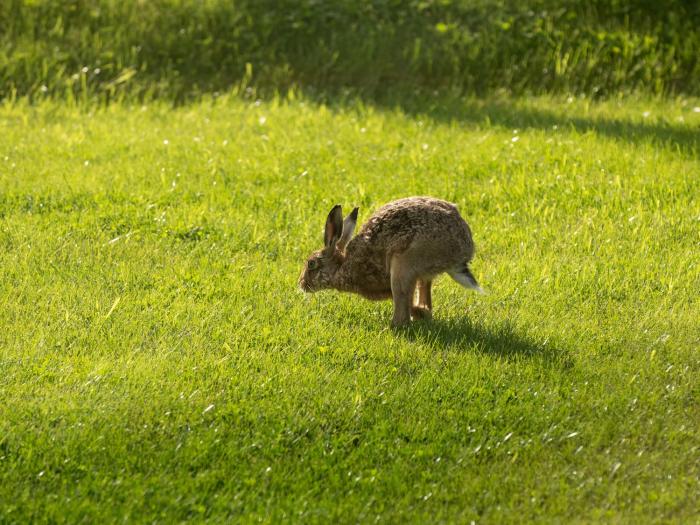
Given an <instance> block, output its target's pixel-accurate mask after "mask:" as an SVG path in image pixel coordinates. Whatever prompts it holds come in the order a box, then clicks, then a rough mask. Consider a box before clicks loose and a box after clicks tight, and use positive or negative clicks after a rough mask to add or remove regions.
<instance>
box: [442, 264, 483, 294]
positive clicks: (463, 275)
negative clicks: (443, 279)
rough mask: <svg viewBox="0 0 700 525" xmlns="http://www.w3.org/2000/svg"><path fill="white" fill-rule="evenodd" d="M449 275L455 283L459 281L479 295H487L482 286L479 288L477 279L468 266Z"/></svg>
mask: <svg viewBox="0 0 700 525" xmlns="http://www.w3.org/2000/svg"><path fill="white" fill-rule="evenodd" d="M448 273H449V275H450V277H452V278H453V279H454V280H455V281H457V282H458V283H459V284H461V285H462V286H464V287H465V288H469V289H471V290H476V291H477V292H479V293H485V292H484V290H483V289H482V288H481V286H479V283H478V282H476V278H475V277H474V276H473V275H472V272H471V270H470V269H469V267H468V266H467V265H466V264H465V265H464V266H462V267H461V268H458V269H456V270H452V271H450V272H448Z"/></svg>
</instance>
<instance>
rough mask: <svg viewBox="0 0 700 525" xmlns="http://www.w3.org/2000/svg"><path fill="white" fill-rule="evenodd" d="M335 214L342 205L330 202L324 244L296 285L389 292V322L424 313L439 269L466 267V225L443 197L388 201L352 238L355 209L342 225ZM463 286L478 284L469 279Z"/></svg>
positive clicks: (379, 295)
mask: <svg viewBox="0 0 700 525" xmlns="http://www.w3.org/2000/svg"><path fill="white" fill-rule="evenodd" d="M353 217H354V219H353ZM340 218H342V211H341V209H340V207H339V206H335V207H334V208H333V209H332V210H331V213H330V214H329V216H328V219H327V221H326V229H325V236H324V237H325V239H324V241H325V244H326V246H325V247H324V248H323V249H322V250H319V251H317V252H314V253H313V254H311V256H310V257H309V259H308V260H307V263H306V264H305V266H304V270H303V271H302V274H301V276H300V277H299V286H300V287H301V289H302V290H304V291H307V292H315V291H318V290H323V289H328V288H332V289H336V290H340V291H343V292H353V293H358V294H360V295H362V296H364V297H366V298H368V299H375V300H377V299H389V298H392V299H393V302H394V317H393V319H392V325H394V326H399V325H402V324H405V323H407V322H409V321H410V320H411V318H413V319H418V318H430V317H431V315H432V314H431V312H432V297H431V285H432V281H433V279H434V278H435V277H436V276H437V275H439V274H441V273H443V272H447V273H449V274H450V275H453V276H455V275H456V274H460V275H462V273H461V272H464V271H465V269H466V271H467V272H468V269H467V264H468V263H469V262H470V261H471V259H472V257H473V256H474V242H473V241H472V235H471V231H470V229H469V226H468V225H467V223H466V221H465V220H464V219H463V218H462V217H461V216H460V214H459V211H458V210H457V207H456V206H455V205H454V204H451V203H449V202H446V201H443V200H439V199H434V198H432V197H410V198H407V199H400V200H397V201H393V202H390V203H388V204H386V205H385V206H383V207H382V208H380V209H379V210H377V211H376V212H375V213H374V215H372V216H371V217H370V218H369V219H368V220H367V222H366V223H365V224H364V225H363V226H362V228H361V229H360V231H359V232H358V234H357V235H356V236H355V237H354V238H352V240H350V237H351V236H352V230H350V231H348V228H351V229H352V228H354V227H355V220H356V218H357V210H356V209H355V210H354V211H353V213H352V214H351V215H350V216H348V217H347V218H346V219H345V222H344V223H343V225H342V231H338V230H339V229H340V222H339V221H340ZM348 241H349V242H348ZM469 275H470V276H471V274H469ZM455 279H456V280H457V278H456V277H455ZM458 282H460V283H461V284H463V285H464V282H463V280H458ZM469 286H470V287H477V288H478V285H476V282H475V281H474V285H473V286H472V285H469Z"/></svg>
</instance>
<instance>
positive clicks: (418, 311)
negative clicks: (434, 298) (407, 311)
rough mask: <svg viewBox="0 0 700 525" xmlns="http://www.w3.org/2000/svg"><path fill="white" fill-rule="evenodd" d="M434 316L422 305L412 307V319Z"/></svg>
mask: <svg viewBox="0 0 700 525" xmlns="http://www.w3.org/2000/svg"><path fill="white" fill-rule="evenodd" d="M432 318H433V314H432V312H431V311H430V310H428V309H427V308H424V307H422V306H413V307H411V319H413V320H414V321H417V320H419V319H432Z"/></svg>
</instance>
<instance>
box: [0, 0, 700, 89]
mask: <svg viewBox="0 0 700 525" xmlns="http://www.w3.org/2000/svg"><path fill="white" fill-rule="evenodd" d="M0 27H2V28H3V31H2V32H0V99H1V98H14V97H16V96H20V97H21V96H29V97H31V98H32V99H33V100H37V99H41V98H44V97H46V96H51V97H58V98H59V99H68V100H86V99H90V100H99V101H102V102H108V101H110V100H114V99H120V100H121V99H124V98H126V99H134V98H136V99H139V100H143V99H151V98H154V97H163V98H166V99H168V100H171V101H175V102H182V101H184V100H189V99H192V98H198V97H200V96H201V95H202V94H212V93H216V92H219V93H225V92H228V91H230V90H232V89H235V90H239V91H240V92H244V91H246V90H253V91H255V92H257V93H259V94H265V95H270V94H272V93H274V92H277V91H279V92H285V91H286V90H287V89H289V88H290V87H297V88H299V87H301V88H304V89H307V90H308V89H315V90H323V91H326V92H328V91H330V92H333V93H339V92H342V91H343V90H346V89H351V90H352V91H354V92H359V93H362V94H363V95H370V96H374V95H376V94H386V93H390V92H395V91H396V90H402V91H410V90H414V89H420V90H422V91H423V92H425V93H429V92H430V91H432V90H434V89H439V90H445V89H456V90H459V91H460V92H468V93H479V94H482V95H492V94H493V93H494V91H497V90H505V91H507V92H510V93H545V92H555V93H586V94H588V95H591V96H597V97H611V96H615V95H616V94H617V93H620V92H624V93H629V92H636V91H639V92H645V93H654V94H661V93H665V94H668V93H686V94H696V95H697V94H698V89H699V87H700V86H699V84H698V82H700V81H699V80H698V79H700V69H699V68H700V62H698V60H697V57H698V56H700V36H699V33H698V27H700V7H698V4H697V3H696V2H687V1H682V0H669V1H666V2H651V1H648V0H634V1H622V0H595V1H591V2H569V1H566V0H536V1H531V2H514V1H510V0H478V1H473V0H469V1H459V0H455V1H449V0H446V1H439V2H438V1H423V0H410V1H394V0H371V1H359V2H358V1H349V0H339V1H334V2H318V1H316V0H302V1H298V0H294V1H291V0H284V1H279V0H274V1H273V0H263V1H259V0H255V1H252V0H236V1H235V2H229V1H223V0H207V1H193V0H156V1H151V2H138V1H135V0H129V1H126V2H115V1H113V0H70V1H68V2H66V1H58V0H40V1H32V2H28V1H25V0H7V1H5V2H3V3H2V4H1V5H0Z"/></svg>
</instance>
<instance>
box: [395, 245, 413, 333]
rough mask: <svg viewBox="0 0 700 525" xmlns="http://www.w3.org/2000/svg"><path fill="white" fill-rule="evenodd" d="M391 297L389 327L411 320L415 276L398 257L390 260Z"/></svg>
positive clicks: (408, 266)
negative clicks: (392, 306) (392, 302)
mask: <svg viewBox="0 0 700 525" xmlns="http://www.w3.org/2000/svg"><path fill="white" fill-rule="evenodd" d="M390 274H391V296H392V299H393V301H394V317H393V318H392V320H391V325H392V326H394V327H397V326H401V325H404V324H406V323H408V322H410V320H411V306H412V303H413V294H414V291H415V289H416V281H417V278H416V275H415V273H414V272H413V270H412V269H411V267H410V265H408V264H406V262H405V261H403V260H402V258H400V257H392V259H391V268H390Z"/></svg>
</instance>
